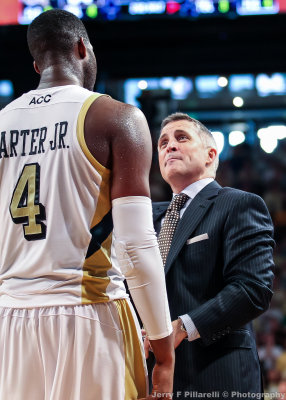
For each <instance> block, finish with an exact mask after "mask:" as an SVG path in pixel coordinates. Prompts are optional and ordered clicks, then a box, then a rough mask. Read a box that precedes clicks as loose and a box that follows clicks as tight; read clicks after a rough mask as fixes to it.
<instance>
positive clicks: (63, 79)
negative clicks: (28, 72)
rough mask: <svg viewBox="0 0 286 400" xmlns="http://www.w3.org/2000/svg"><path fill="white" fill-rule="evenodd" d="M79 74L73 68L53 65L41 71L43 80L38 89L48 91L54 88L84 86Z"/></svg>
mask: <svg viewBox="0 0 286 400" xmlns="http://www.w3.org/2000/svg"><path fill="white" fill-rule="evenodd" d="M78 75H79V74H76V73H75V72H74V71H72V70H71V68H66V67H64V66H62V65H52V66H49V67H47V68H45V69H44V70H43V71H41V79H40V83H39V86H38V89H46V88H50V87H54V86H65V85H77V86H83V85H82V82H81V79H80V77H79V76H78Z"/></svg>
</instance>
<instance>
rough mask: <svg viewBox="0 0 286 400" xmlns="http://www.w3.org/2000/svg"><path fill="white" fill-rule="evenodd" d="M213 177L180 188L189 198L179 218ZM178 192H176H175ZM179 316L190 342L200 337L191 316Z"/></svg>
mask: <svg viewBox="0 0 286 400" xmlns="http://www.w3.org/2000/svg"><path fill="white" fill-rule="evenodd" d="M213 180H214V179H213V178H204V179H201V180H199V181H197V182H194V183H192V184H191V185H189V186H187V187H186V188H185V189H184V190H182V191H181V192H180V193H185V194H187V195H188V196H189V200H188V201H187V202H186V203H185V205H184V207H182V209H181V210H180V218H182V216H183V214H184V212H185V211H186V209H187V207H188V206H189V205H190V203H191V201H192V200H193V199H194V198H195V197H196V195H197V194H198V193H199V192H200V191H201V190H202V189H203V188H204V187H205V186H207V185H208V184H209V183H211V182H212V181H213ZM177 194H178V193H177ZM174 196H176V194H175V193H173V197H174ZM163 221H164V218H163V219H162V221H161V224H162V223H163ZM179 318H180V319H181V320H182V322H183V324H184V326H185V328H186V331H187V334H188V340H189V341H190V342H191V341H192V340H195V339H198V338H199V337H200V334H199V332H198V330H197V328H196V327H195V324H194V323H193V320H192V318H191V317H190V316H189V315H188V314H184V315H180V316H179Z"/></svg>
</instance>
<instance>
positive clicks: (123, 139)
mask: <svg viewBox="0 0 286 400" xmlns="http://www.w3.org/2000/svg"><path fill="white" fill-rule="evenodd" d="M85 139H86V142H87V145H88V147H89V149H90V151H91V152H92V154H93V155H94V156H95V157H96V158H97V159H98V160H99V161H100V162H102V163H103V165H105V166H108V164H109V163H110V156H111V154H110V149H111V148H117V149H118V150H119V151H120V149H121V150H122V151H123V150H124V153H125V155H126V154H127V152H128V151H131V152H135V153H137V152H138V151H139V149H141V150H142V152H143V154H144V153H145V152H146V151H147V152H149V151H151V136H150V131H149V127H148V124H147V121H146V118H145V116H144V114H143V113H142V111H141V110H139V109H138V108H137V107H134V106H132V105H130V104H125V103H122V102H120V101H117V100H114V99H112V98H111V97H108V96H101V97H99V98H98V99H97V100H96V101H94V103H93V104H92V105H91V107H90V109H89V111H88V113H87V115H86V119H85ZM99 150H100V154H98V153H99ZM94 153H95V154H94ZM108 155H109V157H108Z"/></svg>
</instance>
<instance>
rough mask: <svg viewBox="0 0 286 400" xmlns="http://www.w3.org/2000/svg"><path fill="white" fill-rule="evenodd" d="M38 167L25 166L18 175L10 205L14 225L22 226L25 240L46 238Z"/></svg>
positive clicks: (44, 214) (37, 165) (32, 165)
mask: <svg viewBox="0 0 286 400" xmlns="http://www.w3.org/2000/svg"><path fill="white" fill-rule="evenodd" d="M39 193H40V165H39V164H38V163H34V164H26V165H25V166H24V168H23V170H22V172H21V174H20V177H19V179H18V182H17V184H16V187H15V189H14V193H13V196H12V200H11V204H10V213H11V217H12V220H13V222H14V223H15V224H23V229H24V236H25V239H26V240H39V239H45V237H46V225H45V224H44V223H43V222H40V221H42V220H45V219H46V211H45V207H44V206H43V204H41V203H40V200H39Z"/></svg>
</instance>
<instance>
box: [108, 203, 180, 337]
mask: <svg viewBox="0 0 286 400" xmlns="http://www.w3.org/2000/svg"><path fill="white" fill-rule="evenodd" d="M112 217H113V224H114V236H115V237H114V247H115V253H116V257H117V261H118V263H119V265H120V267H121V270H122V273H123V274H124V275H125V278H126V280H127V284H128V288H129V290H130V293H131V295H132V298H133V301H134V303H135V305H136V308H137V311H138V313H139V315H140V318H141V319H142V322H143V324H144V327H145V329H146V331H147V334H148V336H149V339H151V340H156V339H161V338H163V337H166V336H168V335H170V334H171V332H172V330H173V329H172V323H171V318H170V312H169V306H168V300H167V293H166V284H165V274H164V268H163V263H162V259H161V255H160V251H159V247H158V243H157V238H156V234H155V231H154V226H153V219H152V205H151V200H150V199H149V198H148V197H143V196H130V197H120V198H118V199H115V200H113V201H112Z"/></svg>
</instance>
